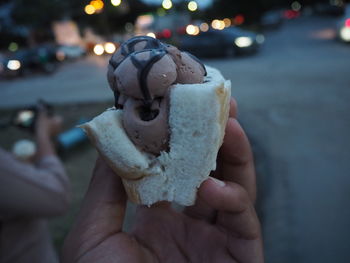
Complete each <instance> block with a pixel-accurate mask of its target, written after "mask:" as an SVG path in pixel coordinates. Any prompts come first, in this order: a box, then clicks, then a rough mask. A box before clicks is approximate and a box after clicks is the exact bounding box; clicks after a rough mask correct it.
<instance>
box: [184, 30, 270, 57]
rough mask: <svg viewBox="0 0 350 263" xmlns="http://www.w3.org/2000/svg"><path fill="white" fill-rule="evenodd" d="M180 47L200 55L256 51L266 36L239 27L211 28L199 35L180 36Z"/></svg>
mask: <svg viewBox="0 0 350 263" xmlns="http://www.w3.org/2000/svg"><path fill="white" fill-rule="evenodd" d="M179 42H180V48H181V49H182V50H185V51H188V52H190V53H192V54H194V55H196V56H199V57H213V56H226V57H232V56H234V55H239V54H248V53H250V54H251V53H255V52H257V51H258V50H259V47H260V45H261V44H262V43H263V42H264V36H263V35H260V34H255V33H253V32H249V31H245V30H242V29H240V28H237V27H228V28H225V29H223V30H215V29H210V30H208V31H207V32H201V33H199V34H198V35H183V36H181V37H180V41H179Z"/></svg>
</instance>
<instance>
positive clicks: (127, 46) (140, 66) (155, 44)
mask: <svg viewBox="0 0 350 263" xmlns="http://www.w3.org/2000/svg"><path fill="white" fill-rule="evenodd" d="M140 42H146V45H145V47H144V49H143V50H140V51H135V46H136V44H137V43H140ZM166 48H167V46H166V45H164V44H163V43H162V42H160V41H159V40H158V39H155V38H152V37H148V36H138V37H134V38H131V39H129V40H128V41H126V42H125V43H124V44H123V45H122V46H121V55H122V56H124V58H123V59H122V60H121V61H120V62H119V63H118V62H116V61H112V59H110V60H109V64H110V65H111V66H112V67H113V68H114V70H115V69H116V68H117V67H118V66H119V65H120V64H121V63H122V62H123V61H124V60H125V59H126V58H127V57H129V56H130V59H131V61H132V63H133V65H134V66H135V67H136V68H137V74H138V79H139V84H140V88H141V92H142V95H143V98H144V100H143V102H144V106H145V109H147V111H148V112H150V114H152V110H151V105H152V100H153V98H152V97H151V94H150V91H149V89H148V86H147V77H148V73H149V72H150V70H151V68H152V66H153V65H154V64H155V63H156V62H157V61H159V60H160V59H161V58H162V57H164V56H165V55H166V54H167V53H168V51H167V49H166ZM142 52H150V54H149V58H148V59H146V60H140V59H138V58H137V57H136V56H137V55H138V54H140V53H142ZM186 53H187V52H186ZM187 54H188V55H189V56H190V57H191V58H193V59H194V60H195V61H197V62H198V63H199V64H200V65H201V66H202V67H203V69H204V72H205V74H204V76H206V75H207V70H206V68H205V66H204V64H203V63H202V62H201V61H200V60H199V59H198V58H197V57H195V56H193V55H192V54H190V53H187ZM118 97H119V92H118V91H117V89H115V91H114V99H115V107H116V108H120V107H121V106H120V105H119V104H118Z"/></svg>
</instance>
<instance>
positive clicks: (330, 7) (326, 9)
mask: <svg viewBox="0 0 350 263" xmlns="http://www.w3.org/2000/svg"><path fill="white" fill-rule="evenodd" d="M314 10H315V12H316V13H318V14H321V15H333V16H341V15H343V14H344V1H343V0H326V1H322V2H320V3H317V4H315V6H314Z"/></svg>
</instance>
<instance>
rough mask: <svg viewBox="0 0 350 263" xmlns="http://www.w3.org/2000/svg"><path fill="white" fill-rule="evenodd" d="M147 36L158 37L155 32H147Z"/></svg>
mask: <svg viewBox="0 0 350 263" xmlns="http://www.w3.org/2000/svg"><path fill="white" fill-rule="evenodd" d="M147 36H149V37H153V38H156V34H154V33H153V32H149V33H147Z"/></svg>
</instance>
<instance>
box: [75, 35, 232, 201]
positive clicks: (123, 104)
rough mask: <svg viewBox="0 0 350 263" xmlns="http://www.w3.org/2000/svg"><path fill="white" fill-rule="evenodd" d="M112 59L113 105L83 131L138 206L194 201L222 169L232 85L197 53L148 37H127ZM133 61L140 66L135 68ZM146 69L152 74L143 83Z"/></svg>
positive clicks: (110, 71)
mask: <svg viewBox="0 0 350 263" xmlns="http://www.w3.org/2000/svg"><path fill="white" fill-rule="evenodd" d="M130 43H131V44H130ZM135 43H136V44H135ZM150 43H151V44H150ZM137 45H138V46H137ZM123 47H124V50H123ZM150 47H151V48H150ZM139 49H141V51H139ZM118 52H119V53H118ZM159 54H161V55H159ZM133 56H134V58H133ZM154 56H158V57H157V59H154ZM130 57H131V58H130ZM111 61H112V63H110V64H111V65H110V66H109V73H108V78H109V82H110V85H111V88H112V90H113V91H114V93H115V97H116V103H115V107H113V108H110V109H108V110H106V111H105V112H103V113H102V114H100V115H99V116H97V117H95V118H94V119H93V120H91V121H90V122H88V123H85V124H83V125H82V126H81V127H82V128H83V129H84V130H85V131H86V133H87V135H88V137H89V138H90V140H91V141H92V143H93V144H94V146H95V147H96V148H97V150H98V151H99V153H100V154H101V156H102V157H103V158H104V159H105V160H106V161H107V162H108V164H109V165H110V167H111V168H112V169H113V170H114V171H115V172H116V174H117V175H119V176H120V177H121V178H122V181H123V184H124V186H125V189H126V192H127V194H128V197H129V199H130V200H131V201H132V202H134V203H137V204H145V205H151V204H154V203H156V202H158V201H163V200H166V201H174V202H176V203H178V204H181V205H186V206H189V205H192V204H194V202H195V198H196V193H197V189H198V187H199V186H200V184H201V183H202V182H203V181H204V180H205V179H207V178H208V176H209V174H210V172H211V171H212V170H215V168H216V157H217V153H218V150H219V148H220V146H221V144H222V141H223V137H224V131H225V126H226V122H227V119H228V113H229V100H230V93H231V83H230V81H226V80H225V79H224V78H223V76H222V75H221V74H220V72H219V71H218V70H216V69H214V68H210V67H208V66H204V65H203V64H201V63H200V62H199V61H198V60H197V59H196V58H194V57H193V56H191V55H189V54H187V53H183V52H180V51H178V50H177V49H176V48H174V47H172V46H166V45H164V44H162V43H160V42H159V41H158V40H154V39H149V38H147V37H136V38H133V39H131V40H129V41H128V42H126V43H125V44H124V45H123V46H122V47H121V50H119V51H117V52H116V53H115V55H114V56H113V57H112V58H111ZM140 61H141V62H140ZM150 61H151V62H150ZM157 63H159V64H158V65H157ZM132 64H136V66H135V67H136V68H137V65H138V64H139V65H140V64H141V66H140V68H139V69H136V70H135V68H132ZM169 64H170V66H168V65H169ZM157 66H158V67H157ZM123 68H124V70H123ZM145 69H146V70H147V71H148V74H149V75H148V76H146V77H145V78H144V79H141V80H140V78H142V76H144V75H145V74H144V71H145ZM123 71H124V74H123ZM128 74H134V76H130V75H128ZM146 75H147V74H146ZM140 76H141V77H140ZM163 77H164V80H163V79H162V78H163ZM135 79H136V81H135ZM162 85H163V86H164V87H163V88H159V86H162ZM131 86H133V87H131ZM142 86H143V87H142ZM145 86H146V87H145ZM132 89H134V90H133V91H130V90H132ZM140 91H141V92H140Z"/></svg>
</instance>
